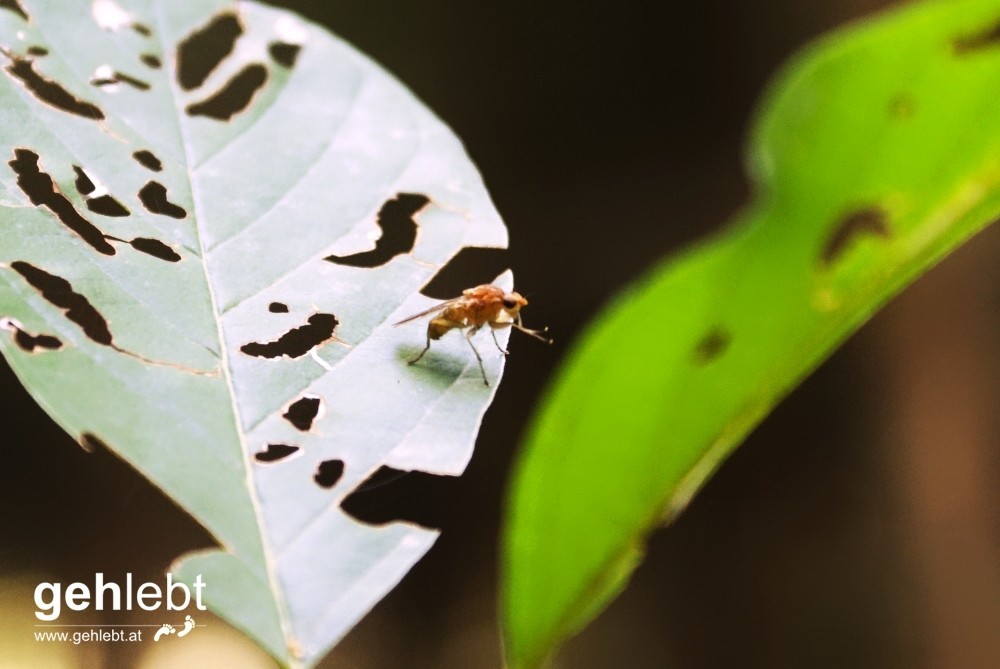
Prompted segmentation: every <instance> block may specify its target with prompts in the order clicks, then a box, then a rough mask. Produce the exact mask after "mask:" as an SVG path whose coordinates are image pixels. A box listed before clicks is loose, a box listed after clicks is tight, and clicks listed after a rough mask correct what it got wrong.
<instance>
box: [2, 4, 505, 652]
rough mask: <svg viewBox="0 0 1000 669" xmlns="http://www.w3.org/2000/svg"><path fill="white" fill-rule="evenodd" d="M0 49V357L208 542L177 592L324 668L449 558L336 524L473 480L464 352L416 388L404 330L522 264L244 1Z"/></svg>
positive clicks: (59, 16) (324, 68) (21, 7)
mask: <svg viewBox="0 0 1000 669" xmlns="http://www.w3.org/2000/svg"><path fill="white" fill-rule="evenodd" d="M0 50H2V51H0V68H2V74H0V156H2V160H0V211H2V221H0V328H2V330H0V350H2V352H3V354H4V356H5V357H6V358H7V359H8V360H9V362H10V365H11V367H12V368H13V369H14V371H15V372H16V374H17V375H18V377H19V378H20V379H21V381H22V382H23V383H24V385H25V386H26V387H27V388H28V390H29V391H30V392H31V393H32V395H34V397H35V398H36V399H37V400H38V401H39V402H40V404H41V405H42V406H43V407H45V408H46V410H47V411H48V412H49V413H50V414H51V415H52V416H53V418H54V419H55V420H56V421H58V422H59V424H60V425H62V427H64V428H65V429H66V430H67V431H68V432H70V433H71V434H72V435H74V436H76V437H77V438H78V439H80V440H81V441H83V442H85V443H87V444H88V445H89V444H94V443H103V444H107V445H108V447H109V448H111V449H112V450H113V451H114V452H115V453H117V454H118V455H119V456H121V457H122V458H123V459H124V460H126V461H127V462H129V463H130V464H131V465H132V466H134V467H135V468H136V469H137V470H138V471H140V472H141V473H142V474H143V475H144V476H146V477H148V478H149V479H150V480H151V481H152V482H153V483H154V484H156V485H157V486H159V487H160V488H162V489H163V490H164V491H165V492H166V493H167V494H168V495H170V497H172V498H173V499H174V500H175V501H176V502H177V503H178V504H179V505H181V506H182V507H183V508H184V509H186V510H187V511H188V512H189V513H190V514H191V515H192V516H193V517H194V518H196V519H197V520H198V522H200V523H201V524H203V525H204V526H205V527H206V528H207V529H208V530H209V531H210V532H211V533H212V535H213V536H214V537H215V538H216V539H217V541H218V544H219V547H218V549H215V550H211V551H208V552H204V553H200V554H197V555H189V556H185V557H183V558H181V559H180V561H179V562H178V563H177V564H176V565H175V567H174V571H175V573H177V574H179V575H180V576H181V577H183V578H184V579H187V580H188V581H189V582H192V581H193V580H194V579H195V577H196V576H197V575H199V574H200V575H202V578H203V581H204V582H205V583H206V586H205V591H204V592H205V598H206V600H207V602H208V604H209V605H210V607H211V608H212V609H214V610H215V612H217V613H218V614H219V615H221V616H223V617H224V618H226V619H227V620H229V621H230V622H231V623H233V624H234V625H236V626H237V627H239V628H240V629H242V630H244V631H245V632H246V633H247V634H249V635H250V636H251V637H252V638H253V639H255V640H256V641H257V642H258V643H259V644H260V645H261V646H263V647H264V648H265V649H267V650H268V651H269V652H270V653H271V654H273V655H274V656H275V657H276V658H277V659H278V660H279V661H281V662H282V664H285V665H290V666H305V667H308V666H312V665H314V664H315V663H316V662H318V661H319V659H320V658H321V657H322V656H323V655H324V654H325V653H326V652H327V651H328V650H329V649H330V648H331V647H332V645H333V644H334V643H335V642H336V641H337V640H338V639H339V638H340V637H342V636H343V635H344V634H345V633H346V632H347V630H348V629H350V628H351V626H352V625H353V624H354V623H355V622H356V621H357V620H358V619H359V618H360V617H361V616H363V615H364V614H365V613H366V612H367V611H368V610H369V609H370V608H371V607H372V606H373V605H374V603H375V602H376V601H378V599H380V598H381V597H382V596H383V595H384V594H385V593H386V592H387V591H389V590H390V589H391V588H392V587H393V586H394V585H395V584H396V583H397V582H398V581H399V579H400V578H402V576H403V575H404V574H405V573H406V571H407V570H408V569H409V568H410V567H411V566H412V565H413V563H414V562H415V561H416V560H418V559H419V558H420V557H421V556H422V555H423V554H424V553H425V552H426V551H427V550H428V548H429V547H430V546H431V544H432V543H433V542H434V540H435V538H436V536H437V533H436V531H434V530H432V529H427V528H422V527H416V526H413V525H409V524H404V523H389V524H386V525H383V526H378V527H376V526H371V525H366V524H364V523H361V522H359V521H357V520H355V519H354V518H353V517H351V516H349V515H348V514H347V513H345V512H344V511H343V509H342V507H341V502H343V501H344V499H345V498H346V497H347V496H348V495H350V493H351V492H352V491H353V490H355V489H356V488H357V487H358V486H359V485H361V484H362V483H363V482H364V481H365V480H366V479H367V478H368V477H369V476H370V475H371V474H372V473H373V472H375V471H377V470H378V469H379V468H380V467H383V466H388V467H392V468H395V469H399V470H414V469H419V470H422V471H426V472H431V473H435V474H441V475H458V474H460V473H461V472H462V470H463V469H464V467H465V465H466V463H467V462H468V460H469V458H470V456H471V449H472V445H473V441H474V438H475V435H476V431H477V429H478V426H479V422H480V419H481V416H482V414H483V412H484V411H485V409H486V407H487V405H488V404H489V402H490V400H491V399H492V396H493V392H495V388H496V385H497V384H496V383H495V382H494V383H492V384H491V387H489V388H487V387H485V386H484V384H483V383H482V379H481V375H480V370H479V368H478V365H477V363H476V361H475V359H474V358H473V357H472V356H471V355H470V352H469V351H468V350H467V347H466V343H465V342H463V341H462V338H461V337H460V336H458V335H455V336H454V337H450V338H444V339H443V340H442V341H441V342H438V343H437V345H436V346H435V348H434V349H433V350H432V351H431V352H430V353H428V355H427V356H426V358H425V360H424V362H423V363H422V364H421V365H419V366H413V367H410V366H407V365H406V360H408V359H410V358H412V356H413V355H414V354H415V353H416V352H418V351H419V350H420V348H421V346H422V344H423V340H422V338H421V335H420V334H419V333H418V332H415V331H412V330H404V329H401V328H399V329H394V328H393V327H392V326H391V324H392V323H394V322H395V321H398V320H399V319H400V318H401V317H403V316H405V315H407V314H410V313H413V312H416V311H419V310H421V309H424V308H426V307H428V306H429V305H430V304H431V303H432V301H431V300H430V299H428V298H426V297H424V296H422V295H421V294H420V290H421V287H422V286H424V285H425V284H426V283H427V282H428V281H430V280H431V279H432V277H433V276H434V275H435V273H436V272H437V271H438V270H439V269H440V268H441V267H442V266H444V265H445V264H446V263H447V262H448V261H449V259H450V258H452V257H453V256H454V255H455V254H456V253H457V252H458V251H459V250H460V249H462V248H463V247H503V246H505V245H506V240H507V238H506V230H505V228H504V226H503V224H502V222H501V220H500V218H499V216H498V214H497V212H496V211H495V209H494V207H493V205H492V204H491V202H490V200H489V197H488V195H487V193H486V190H485V188H484V186H483V184H482V182H481V179H480V177H479V175H478V173H477V172H476V170H475V168H474V167H473V165H472V164H471V163H470V161H469V159H468V157H467V156H466V155H465V153H464V151H463V149H462V147H461V145H460V143H459V141H458V140H457V138H455V137H454V135H453V134H452V133H451V132H450V131H449V130H448V129H447V128H446V127H445V126H444V125H443V124H442V123H441V122H440V121H439V120H437V119H436V118H435V117H434V116H433V115H432V114H431V113H430V112H428V111H427V110H426V109H425V108H424V107H423V105H421V104H420V103H419V102H418V101H417V100H416V99H415V98H414V97H413V95H412V94H410V93H409V92H408V91H407V90H406V89H405V88H404V87H403V86H402V85H400V84H399V83H398V82H397V81H396V80H394V79H393V78H392V77H391V76H389V75H388V74H386V73H385V72H384V71H382V70H381V69H380V68H379V67H377V66H376V65H374V64H373V63H372V62H371V61H370V60H368V59H367V58H365V57H364V56H362V55H361V54H359V53H358V52H357V51H355V50H354V49H353V48H351V47H349V46H348V45H346V44H345V43H343V42H341V41H340V40H338V39H336V38H335V37H333V36H331V35H330V34H328V33H327V32H325V31H324V30H322V29H320V28H318V27H316V26H314V25H311V24H309V23H308V22H306V21H303V20H302V19H299V18H297V17H296V16H293V15H291V14H289V13H287V12H283V11H279V10H275V9H272V8H268V7H265V6H263V5H260V4H256V3H254V2H240V3H235V2H223V1H221V0H192V1H185V2H173V1H168V0H135V1H133V2H125V1H124V0H119V1H118V2H114V1H112V0H95V1H93V2H91V1H89V0H18V2H15V3H5V4H3V5H0ZM499 283H500V285H503V286H504V287H505V289H506V290H510V288H511V287H512V286H511V278H510V276H509V274H508V275H505V276H504V277H502V278H501V280H500V282H499ZM500 336H501V337H502V340H503V341H506V336H507V333H505V332H504V333H500ZM491 345H492V344H491ZM481 349H482V351H483V353H484V359H485V360H484V362H485V365H486V372H487V373H488V375H489V376H490V378H491V380H494V381H498V380H499V378H500V374H501V372H502V367H503V356H502V355H500V353H499V352H498V351H496V350H495V349H492V350H490V349H487V348H486V347H485V346H483V347H481ZM488 350H489V351H490V352H489V353H487V351H488Z"/></svg>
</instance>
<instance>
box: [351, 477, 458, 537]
mask: <svg viewBox="0 0 1000 669" xmlns="http://www.w3.org/2000/svg"><path fill="white" fill-rule="evenodd" d="M457 484H458V478H457V477H455V476H438V475H435V474H428V473H426V472H417V471H414V472H404V471H400V470H398V469H393V468H391V467H380V468H379V469H378V471H376V472H375V473H374V474H372V475H371V476H370V477H368V478H367V479H366V480H365V481H364V482H363V483H361V484H360V485H359V486H358V487H357V488H355V489H354V490H353V491H352V492H351V494H349V495H348V496H347V497H346V498H345V499H344V501H342V502H341V503H340V508H341V509H343V511H344V513H346V514H347V515H349V516H351V517H352V518H354V519H355V520H358V521H361V522H362V523H367V524H369V525H386V524H388V523H392V522H396V521H405V522H410V523H415V524H417V525H421V526H423V527H441V526H442V525H444V522H443V521H444V516H445V506H444V500H446V499H454V496H455V495H454V490H455V486H457Z"/></svg>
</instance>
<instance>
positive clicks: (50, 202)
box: [7, 149, 116, 256]
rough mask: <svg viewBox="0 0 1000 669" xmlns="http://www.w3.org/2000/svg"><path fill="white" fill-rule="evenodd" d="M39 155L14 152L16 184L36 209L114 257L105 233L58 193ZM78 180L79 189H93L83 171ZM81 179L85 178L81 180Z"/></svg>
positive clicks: (95, 247) (11, 163) (21, 150)
mask: <svg viewBox="0 0 1000 669" xmlns="http://www.w3.org/2000/svg"><path fill="white" fill-rule="evenodd" d="M38 161H39V158H38V154H37V153H35V152H34V151H29V150H28V149H14V160H11V161H10V162H8V163H7V164H8V165H10V167H11V169H13V170H14V173H15V174H17V185H18V187H19V188H20V189H21V190H22V191H23V192H24V194H25V195H27V196H28V199H29V200H31V203H32V204H33V205H35V206H36V207H46V208H47V209H49V211H51V212H52V213H53V214H55V215H56V218H58V219H59V221H60V222H62V224H63V225H65V226H66V227H67V228H69V229H70V230H72V231H73V232H74V233H76V234H77V235H79V237H80V238H81V239H83V241H85V242H86V243H87V244H89V245H90V246H92V247H93V248H94V250H96V251H97V252H98V253H103V254H104V255H109V256H113V255H115V253H116V251H115V247H113V246H112V245H111V244H109V243H108V242H107V240H106V239H105V238H104V233H103V232H101V231H100V230H99V229H98V228H97V227H96V226H95V225H94V224H93V223H91V222H90V221H88V220H87V219H85V218H84V217H83V216H81V215H80V212H78V211H77V210H76V207H74V206H73V203H72V202H70V201H69V200H68V199H66V196H65V195H63V194H62V193H60V192H59V191H58V189H57V188H56V186H55V182H53V181H52V177H50V176H49V175H48V174H46V173H45V172H43V171H42V170H41V168H40V167H39V164H38ZM77 174H78V178H77V188H79V189H81V190H82V189H85V188H90V189H91V191H92V190H93V188H94V184H93V183H92V182H91V180H90V179H89V178H87V176H86V174H85V173H83V170H80V171H79V172H78V173H77ZM80 177H83V179H81V178H80Z"/></svg>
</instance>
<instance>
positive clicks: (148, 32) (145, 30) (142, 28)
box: [132, 23, 153, 37]
mask: <svg viewBox="0 0 1000 669" xmlns="http://www.w3.org/2000/svg"><path fill="white" fill-rule="evenodd" d="M132 30H134V31H135V32H137V33H138V34H140V35H142V36H143V37H152V36H153V30H152V28H150V27H149V26H147V25H146V24H145V23H133V24H132Z"/></svg>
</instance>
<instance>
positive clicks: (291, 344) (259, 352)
mask: <svg viewBox="0 0 1000 669" xmlns="http://www.w3.org/2000/svg"><path fill="white" fill-rule="evenodd" d="M336 327H337V319H336V317H335V316H334V315H333V314H324V313H318V314H313V315H312V316H310V317H309V320H308V321H307V324H306V325H301V326H299V327H297V328H293V329H291V330H289V331H288V332H286V333H285V334H283V335H281V337H279V338H278V339H276V340H274V341H271V342H266V343H261V342H251V343H249V344H244V345H243V346H241V347H240V350H241V351H243V352H244V353H246V354H247V355H252V356H254V357H255V358H270V359H273V358H280V357H281V356H286V357H288V358H293V359H294V358H301V357H302V356H304V355H305V354H307V353H309V351H311V350H312V349H314V348H316V347H317V346H319V345H320V344H323V343H324V342H327V341H329V340H330V339H333V331H334V328H336Z"/></svg>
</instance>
